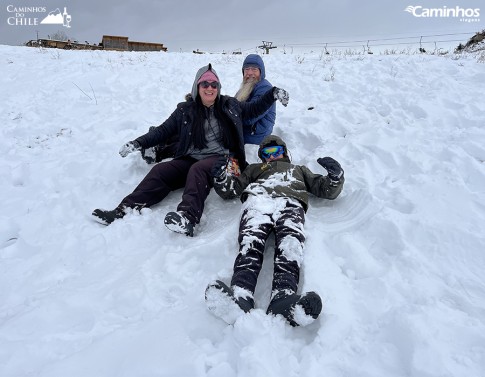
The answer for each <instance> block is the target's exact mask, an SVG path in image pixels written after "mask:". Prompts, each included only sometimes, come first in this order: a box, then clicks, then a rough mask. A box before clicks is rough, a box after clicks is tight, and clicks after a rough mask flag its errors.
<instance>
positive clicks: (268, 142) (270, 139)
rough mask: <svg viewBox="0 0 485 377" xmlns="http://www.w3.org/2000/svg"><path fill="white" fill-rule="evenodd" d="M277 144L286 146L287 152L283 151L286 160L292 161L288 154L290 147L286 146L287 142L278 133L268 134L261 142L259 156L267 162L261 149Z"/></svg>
mask: <svg viewBox="0 0 485 377" xmlns="http://www.w3.org/2000/svg"><path fill="white" fill-rule="evenodd" d="M275 145H281V146H282V147H283V148H285V153H283V157H284V160H285V161H287V162H291V161H290V157H289V156H288V148H286V143H285V142H284V141H283V139H282V138H280V137H279V136H276V135H268V136H266V137H265V138H264V139H263V141H262V142H261V144H259V149H258V157H259V158H260V159H261V161H263V162H266V160H265V159H264V158H263V155H262V154H261V150H262V149H263V148H264V147H272V146H275Z"/></svg>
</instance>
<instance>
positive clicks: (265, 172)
mask: <svg viewBox="0 0 485 377" xmlns="http://www.w3.org/2000/svg"><path fill="white" fill-rule="evenodd" d="M271 145H282V146H284V147H285V154H284V155H283V158H281V159H278V160H275V161H271V162H264V163H257V164H251V165H249V166H248V167H247V168H246V170H244V172H243V173H242V174H241V176H239V177H234V176H227V177H226V179H225V180H223V181H222V182H218V181H215V183H214V188H215V191H216V192H217V194H218V195H219V196H221V197H222V198H223V199H230V198H234V197H237V196H240V198H241V201H242V202H243V203H244V204H243V213H242V216H241V221H240V229H239V237H238V241H239V253H238V256H237V257H236V261H235V263H234V274H233V277H232V281H231V286H235V287H239V288H241V289H242V291H243V292H246V293H245V294H247V296H248V297H251V298H252V296H253V294H254V290H255V288H256V282H257V278H258V275H259V272H260V271H261V267H262V263H263V253H264V246H265V243H266V240H267V238H268V236H269V234H270V232H271V231H272V230H274V232H275V241H276V247H275V263H274V276H273V287H272V297H274V296H275V295H276V294H277V293H278V292H281V291H285V292H286V293H287V294H291V293H296V291H297V288H298V282H299V275H300V265H301V262H302V259H303V243H304V241H305V235H304V231H303V225H304V222H305V212H306V210H307V208H308V192H311V193H312V194H314V195H316V196H318V197H321V198H325V199H335V198H336V197H337V196H338V195H339V194H340V192H341V191H342V188H343V184H344V177H342V178H341V180H340V181H339V182H333V181H331V180H330V178H328V177H327V176H323V175H320V174H314V173H312V172H311V171H310V170H309V169H308V168H307V167H305V166H301V165H294V164H292V163H291V162H290V159H289V157H288V155H287V153H286V150H287V149H286V145H285V143H284V142H283V141H282V140H281V139H280V138H279V137H277V136H272V135H270V136H267V137H266V138H265V139H264V141H263V143H261V145H260V148H259V153H258V154H259V156H260V157H261V149H262V148H264V147H265V146H271ZM234 291H235V292H237V291H238V290H237V289H234Z"/></svg>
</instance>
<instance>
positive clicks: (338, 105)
mask: <svg viewBox="0 0 485 377" xmlns="http://www.w3.org/2000/svg"><path fill="white" fill-rule="evenodd" d="M0 55H1V59H0V73H1V74H0V87H1V91H0V108H1V112H0V123H1V127H0V150H1V154H2V158H1V160H0V172H1V182H0V195H1V197H2V201H1V204H0V376H2V377H19V376H25V377H26V376H42V377H53V376H59V377H61V376H62V377H65V376H70V377H77V376H79V377H86V376H137V377H140V376H147V377H148V376H150V377H152V376H167V377H168V376H170V377H188V376H190V377H195V376H207V377H233V376H234V377H235V376H241V377H249V376H250V377H293V376H301V377H314V376H326V377H334V376H335V377H337V376H361V377H366V376H369V377H378V376H382V377H389V376H393V377H395V376H423V377H424V376H426V377H431V376H440V377H451V376H453V377H457V376H463V377H465V376H466V377H479V376H483V373H484V372H483V371H484V366H485V281H484V278H483V276H484V272H483V271H484V270H485V254H484V250H485V234H484V231H483V224H484V223H485V195H484V194H485V163H484V161H485V129H484V124H485V108H484V106H483V88H484V84H485V64H483V63H480V62H479V60H480V58H479V57H478V56H474V55H461V56H460V57H459V59H454V58H450V57H437V56H422V55H411V56H408V55H399V56H398V55H395V56H379V55H339V56H333V55H330V56H326V55H322V54H307V55H293V54H287V55H284V54H281V53H276V52H275V53H274V54H273V52H272V53H271V55H269V56H264V61H265V63H266V72H267V75H268V79H269V80H270V81H271V82H272V83H273V85H276V86H280V87H283V88H285V89H287V90H288V91H289V93H290V104H289V106H288V107H287V108H283V107H282V106H281V105H279V104H278V105H277V106H278V107H277V127H276V128H275V133H276V134H278V135H279V136H281V137H283V138H284V139H285V141H286V142H287V145H288V146H289V147H290V148H291V155H292V158H293V161H294V162H297V163H300V164H306V165H307V166H309V168H310V169H311V170H313V171H314V172H321V173H322V174H323V173H324V171H322V168H321V167H320V166H319V165H318V164H317V163H316V159H317V158H318V157H323V156H332V157H334V158H336V159H337V160H338V161H340V162H341V164H342V166H343V167H344V169H345V172H346V184H345V187H344V191H343V193H342V195H341V196H340V197H339V198H338V199H337V200H335V201H331V202H330V201H324V200H321V199H318V198H311V200H310V209H309V211H308V214H307V223H306V232H307V243H306V249H305V250H306V251H305V252H306V256H305V262H304V266H303V272H302V282H301V288H302V289H303V290H315V291H317V292H319V293H320V295H321V296H322V297H323V299H324V313H323V315H322V317H321V318H320V319H319V320H318V321H316V323H314V324H312V325H311V326H309V327H307V328H291V327H289V326H288V325H287V324H286V323H285V322H284V321H283V320H282V319H281V318H274V317H269V316H267V315H266V314H265V310H266V305H267V303H268V300H269V298H268V295H269V286H270V282H271V268H272V267H271V263H266V264H265V265H264V268H263V272H262V275H261V277H260V282H259V284H258V288H257V292H256V299H257V300H256V304H257V307H258V309H256V310H254V311H252V312H251V313H250V314H248V315H246V316H244V317H242V318H240V319H239V320H238V321H237V322H236V324H235V325H234V326H227V325H225V323H223V322H222V321H221V320H219V319H217V318H215V317H213V316H212V315H211V314H210V313H209V312H208V311H207V309H206V307H205V303H204V290H205V287H206V285H207V284H208V283H209V282H210V281H211V280H213V279H214V278H220V279H223V280H226V281H228V280H229V278H230V276H231V271H232V264H233V261H234V258H235V255H236V251H237V229H238V221H239V213H240V203H239V201H237V200H234V201H229V202H223V201H222V199H220V198H219V197H218V196H217V195H216V194H215V193H211V195H210V196H209V198H208V201H207V205H206V211H205V213H204V216H203V218H202V222H201V224H200V225H199V226H198V228H197V229H196V236H195V237H194V238H193V239H190V238H186V237H183V236H181V235H179V234H173V233H171V232H170V231H168V230H167V229H166V228H165V227H164V226H163V218H164V215H165V214H166V213H167V212H168V211H171V210H174V209H175V207H176V205H177V203H178V201H179V199H180V195H181V192H180V191H177V192H174V193H172V194H170V195H169V197H168V198H167V199H166V200H165V201H163V202H162V203H161V204H159V205H157V206H155V207H153V208H151V209H145V210H144V211H143V214H142V215H141V216H140V215H136V214H132V215H129V216H127V217H125V219H123V220H121V221H116V222H115V223H114V224H112V225H111V226H109V227H103V226H101V225H99V224H97V223H95V222H93V221H92V220H91V218H90V213H91V211H92V210H93V209H94V208H99V207H104V208H109V209H111V208H114V206H116V205H117V204H118V202H119V201H120V200H121V199H122V198H123V196H125V195H126V194H128V193H129V192H131V190H133V188H134V187H135V186H136V185H137V183H138V182H139V181H140V180H141V178H142V177H143V176H144V175H145V174H146V173H147V172H148V170H149V169H150V167H149V166H148V165H146V164H145V163H144V161H143V160H141V158H140V157H139V155H130V156H129V157H127V158H125V159H122V158H120V157H119V155H118V149H119V147H120V146H121V145H122V144H123V143H124V142H126V141H128V140H132V139H134V138H135V137H137V136H139V135H141V134H142V133H144V132H145V131H146V130H147V129H148V127H149V126H151V125H158V124H159V123H161V122H162V121H163V120H164V119H166V118H167V117H168V115H169V114H170V113H171V112H172V111H173V110H174V109H175V105H176V103H177V102H180V101H182V100H183V97H184V95H185V94H186V93H188V91H189V90H190V88H191V86H192V81H193V78H194V75H195V72H196V70H197V69H198V68H199V67H201V66H203V65H206V64H207V63H209V62H211V63H212V64H213V65H214V68H215V69H216V70H217V72H218V74H219V76H220V78H221V81H222V84H223V89H222V92H223V93H225V94H232V95H233V94H234V93H235V92H236V90H237V88H238V85H239V82H240V79H241V75H240V72H241V71H240V69H241V64H242V60H243V59H244V56H236V55H194V54H184V53H118V52H104V51H85V52H83V51H62V50H38V49H34V48H24V47H7V46H0ZM310 107H313V109H312V110H308V108H310ZM247 151H248V159H249V160H250V161H256V153H255V148H254V147H248V148H247ZM267 249H268V250H267V252H268V254H269V256H268V258H267V260H268V261H271V253H272V251H273V246H272V245H269V246H268V248H267Z"/></svg>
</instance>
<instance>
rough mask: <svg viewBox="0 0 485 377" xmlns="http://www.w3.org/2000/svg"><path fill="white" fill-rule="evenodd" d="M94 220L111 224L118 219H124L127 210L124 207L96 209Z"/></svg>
mask: <svg viewBox="0 0 485 377" xmlns="http://www.w3.org/2000/svg"><path fill="white" fill-rule="evenodd" d="M92 215H93V217H94V220H95V221H97V222H98V223H100V224H103V225H109V224H111V223H112V222H113V221H115V220H117V219H122V218H123V217H124V216H125V215H126V212H125V211H124V209H123V208H122V207H116V208H115V209H113V210H111V211H108V210H106V209H95V210H94V211H93V213H92Z"/></svg>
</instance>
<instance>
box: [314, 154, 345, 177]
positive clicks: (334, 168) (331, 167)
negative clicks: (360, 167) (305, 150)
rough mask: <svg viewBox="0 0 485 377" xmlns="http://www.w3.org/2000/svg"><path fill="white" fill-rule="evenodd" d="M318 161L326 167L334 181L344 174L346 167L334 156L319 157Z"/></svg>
mask: <svg viewBox="0 0 485 377" xmlns="http://www.w3.org/2000/svg"><path fill="white" fill-rule="evenodd" d="M317 162H318V163H319V164H320V165H322V166H323V167H324V168H325V170H326V171H327V172H328V177H329V178H330V179H331V180H332V181H339V180H340V178H342V176H343V175H344V169H342V167H341V166H340V164H339V163H338V162H337V161H335V160H334V159H333V158H332V157H323V158H319V159H318V160H317Z"/></svg>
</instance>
